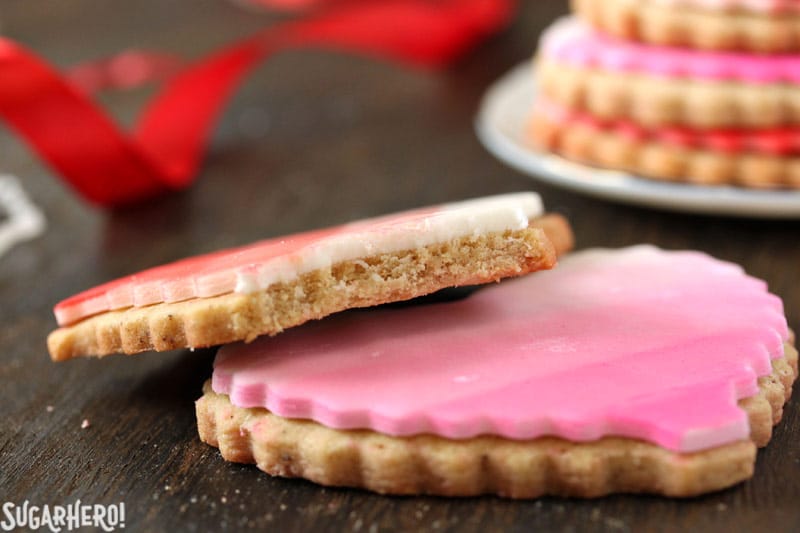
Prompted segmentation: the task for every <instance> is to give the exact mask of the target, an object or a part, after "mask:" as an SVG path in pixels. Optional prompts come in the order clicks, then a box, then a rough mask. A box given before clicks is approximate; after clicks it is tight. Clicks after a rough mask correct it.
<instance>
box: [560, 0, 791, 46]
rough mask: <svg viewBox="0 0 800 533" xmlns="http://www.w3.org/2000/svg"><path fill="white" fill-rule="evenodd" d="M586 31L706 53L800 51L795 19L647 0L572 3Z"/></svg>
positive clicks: (603, 0)
mask: <svg viewBox="0 0 800 533" xmlns="http://www.w3.org/2000/svg"><path fill="white" fill-rule="evenodd" d="M572 8H573V10H574V11H575V13H577V14H578V15H579V16H580V17H581V18H583V19H584V20H586V21H587V22H589V23H590V24H591V25H592V26H595V27H596V28H598V29H600V30H602V31H604V32H606V33H610V34H611V35H614V36H616V37H620V38H622V39H626V40H634V41H644V42H648V43H652V44H658V45H666V46H687V47H690V48H700V49H708V50H746V51H750V52H758V53H767V54H773V53H782V52H795V51H797V50H800V16H798V15H796V14H792V13H787V14H780V15H775V16H764V15H759V14H756V13H753V12H747V11H727V12H726V11H722V10H720V11H712V10H700V9H691V8H674V7H670V6H664V5H659V4H658V3H656V2H653V1H652V0H641V1H631V0H572Z"/></svg>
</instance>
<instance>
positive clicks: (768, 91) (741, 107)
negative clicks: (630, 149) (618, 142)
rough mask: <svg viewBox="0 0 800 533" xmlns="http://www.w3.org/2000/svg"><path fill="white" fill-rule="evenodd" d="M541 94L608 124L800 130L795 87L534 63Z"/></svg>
mask: <svg viewBox="0 0 800 533" xmlns="http://www.w3.org/2000/svg"><path fill="white" fill-rule="evenodd" d="M536 85H537V90H538V94H539V95H540V96H542V97H544V98H546V99H548V100H550V101H552V102H556V103H558V104H559V105H561V106H564V107H567V108H569V109H574V110H579V111H585V112H588V113H591V114H592V115H594V116H596V117H598V118H601V119H604V120H616V119H631V120H634V121H636V122H637V123H639V124H641V125H643V126H647V127H656V126H688V127H692V128H702V129H708V128H775V127H784V126H798V125H800V91H798V90H797V87H796V86H794V85H791V84H785V83H774V84H768V85H764V84H759V85H754V84H749V83H744V82H741V81H726V80H722V81H714V80H694V79H683V78H682V79H669V78H664V77H660V76H659V77H656V76H650V75H648V74H640V73H622V74H621V73H619V72H614V71H605V70H603V69H598V68H584V67H581V66H570V65H567V64H565V63H560V62H558V61H554V60H552V59H545V58H539V60H538V61H537V62H536Z"/></svg>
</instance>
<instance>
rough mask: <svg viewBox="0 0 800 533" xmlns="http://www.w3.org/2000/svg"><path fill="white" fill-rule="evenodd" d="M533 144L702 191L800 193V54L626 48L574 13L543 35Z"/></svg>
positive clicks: (624, 43) (631, 45) (627, 45)
mask: <svg viewBox="0 0 800 533" xmlns="http://www.w3.org/2000/svg"><path fill="white" fill-rule="evenodd" d="M536 78H537V84H538V97H537V105H536V106H535V109H534V112H533V117H532V119H531V125H530V136H531V139H532V141H533V142H534V143H535V144H536V145H537V146H540V147H543V148H545V149H548V150H552V151H555V152H558V153H561V154H563V155H565V156H567V157H569V158H571V159H577V160H581V161H584V162H587V163H590V164H596V165H599V166H603V167H608V168H615V169H621V170H628V171H631V172H634V173H637V174H641V175H644V176H646V177H653V178H660V179H666V180H676V181H688V182H696V183H703V184H737V185H743V186H751V187H800V54H797V55H780V56H757V55H753V54H747V53H737V52H715V51H696V50H690V49H685V48H670V47H663V46H653V45H645V44H639V43H635V42H628V41H621V40H617V39H615V38H612V37H608V36H606V35H603V34H600V33H598V32H597V31H595V30H593V29H592V28H590V27H589V26H587V25H586V24H584V23H582V22H580V21H578V20H576V19H574V18H567V19H562V20H560V21H557V22H556V23H555V24H554V25H553V26H552V27H551V28H549V29H548V30H547V31H546V32H545V34H544V35H543V36H542V39H541V43H540V47H539V51H538V55H537V62H536Z"/></svg>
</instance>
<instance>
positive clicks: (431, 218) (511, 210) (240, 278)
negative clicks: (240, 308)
mask: <svg viewBox="0 0 800 533" xmlns="http://www.w3.org/2000/svg"><path fill="white" fill-rule="evenodd" d="M543 212H544V208H543V206H542V201H541V198H540V197H539V195H538V194H535V193H512V194H505V195H498V196H490V197H487V198H478V199H474V200H465V201H462V202H454V203H449V204H443V205H442V206H441V207H440V209H439V210H437V211H434V212H432V213H430V215H428V216H425V217H424V218H421V219H412V220H411V221H409V222H408V223H406V222H403V221H400V222H399V223H397V224H392V225H391V226H389V227H387V228H386V230H385V231H381V232H376V231H375V229H374V227H373V226H372V224H373V223H375V222H378V221H382V220H384V219H387V220H388V219H389V218H392V219H393V218H395V217H397V216H398V215H387V217H379V218H375V219H368V220H363V221H359V222H355V223H353V224H349V225H347V226H344V231H343V232H342V233H340V234H336V235H333V236H330V237H328V238H326V239H323V240H322V241H319V242H317V243H314V244H312V245H310V246H308V247H307V248H306V249H305V250H304V251H303V252H302V253H301V254H300V255H299V257H298V256H293V257H292V256H290V257H279V258H276V259H273V260H271V261H269V262H267V263H264V264H262V265H258V266H257V267H255V268H253V269H247V270H242V269H240V270H238V271H237V273H236V288H235V289H234V292H239V293H251V292H256V291H259V290H263V289H266V288H267V287H269V286H270V285H272V284H274V283H279V282H287V281H292V280H293V279H296V278H297V277H298V276H300V275H302V274H305V273H308V272H311V271H314V270H319V269H321V268H328V267H330V266H331V265H334V264H336V263H340V262H342V261H352V260H354V259H358V258H360V257H368V256H374V255H379V254H386V253H393V252H399V251H402V250H412V249H415V248H421V247H423V246H430V245H432V244H435V243H437V242H446V241H450V240H453V239H460V238H463V237H467V236H469V235H480V234H485V233H494V232H499V231H506V230H520V229H523V228H525V227H527V225H528V220H529V219H531V218H534V217H537V216H540V215H541V214H542V213H543ZM420 223H422V225H420ZM351 230H352V231H351ZM202 282H203V279H202V278H200V279H199V280H198V285H199V286H202Z"/></svg>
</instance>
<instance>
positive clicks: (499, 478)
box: [196, 343, 797, 498]
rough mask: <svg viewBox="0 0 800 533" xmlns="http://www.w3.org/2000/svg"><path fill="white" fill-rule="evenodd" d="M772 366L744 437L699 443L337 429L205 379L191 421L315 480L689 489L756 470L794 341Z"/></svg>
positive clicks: (281, 468)
mask: <svg viewBox="0 0 800 533" xmlns="http://www.w3.org/2000/svg"><path fill="white" fill-rule="evenodd" d="M772 368H773V372H772V374H770V375H767V376H763V377H761V378H759V381H758V384H759V392H758V394H756V395H755V396H752V397H750V398H746V399H743V400H741V401H740V402H739V405H740V407H741V408H742V409H743V410H744V411H745V412H746V413H747V415H748V418H749V421H750V428H751V435H750V440H743V441H739V442H735V443H732V444H728V445H724V446H720V447H717V448H712V449H709V450H704V451H700V452H696V453H683V454H682V453H676V452H672V451H669V450H666V449H664V448H661V447H658V446H655V445H652V444H648V443H646V442H642V441H638V440H633V439H624V438H615V437H606V438H603V439H600V440H597V441H593V442H584V443H575V442H569V441H566V440H563V439H558V438H550V437H546V438H539V439H534V440H530V441H513V440H510V439H503V438H498V437H491V436H483V437H477V438H473V439H467V440H463V441H458V440H448V439H444V438H440V437H436V436H433V435H419V436H414V437H391V436H388V435H382V434H380V433H376V432H373V431H367V430H335V429H330V428H327V427H325V426H322V425H320V424H317V423H315V422H311V421H307V420H292V419H286V418H282V417H279V416H276V415H274V414H272V413H270V412H269V411H267V410H266V409H261V408H251V409H245V408H240V407H236V406H234V405H232V404H231V403H230V401H229V399H228V397H227V396H224V395H220V394H216V393H215V392H214V391H213V390H212V389H211V383H210V382H207V383H206V384H205V386H204V395H203V396H202V397H201V398H200V399H199V400H198V401H197V403H196V410H197V424H198V431H199V434H200V438H201V440H203V442H206V443H208V444H210V445H212V446H215V447H218V448H219V450H220V452H221V454H222V456H223V457H224V458H225V459H227V460H228V461H233V462H239V463H255V464H257V466H258V468H260V469H261V470H263V471H264V472H267V473H268V474H271V475H273V476H282V477H303V478H306V479H309V480H311V481H314V482H316V483H320V484H322V485H333V486H347V487H360V488H366V489H369V490H372V491H375V492H379V493H383V494H435V495H443V496H474V495H479V494H497V495H499V496H504V497H509V498H536V497H539V496H544V495H560V496H578V497H586V498H591V497H598V496H604V495H607V494H611V493H619V492H646V493H654V494H661V495H665V496H674V497H688V496H695V495H698V494H703V493H706V492H710V491H715V490H719V489H723V488H726V487H729V486H731V485H734V484H736V483H739V482H741V481H743V480H745V479H748V478H749V477H751V476H752V475H753V469H754V463H755V458H756V447H757V446H764V445H766V444H767V442H769V440H770V438H771V436H772V426H773V425H774V424H777V423H778V422H779V421H780V419H781V416H782V414H783V405H784V403H785V402H786V401H787V400H788V399H789V397H790V395H791V391H792V383H793V382H794V380H795V378H796V377H797V351H796V350H795V349H794V347H793V346H792V345H791V344H789V343H787V344H786V347H785V353H784V357H783V358H781V359H776V360H774V361H773V363H772Z"/></svg>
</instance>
